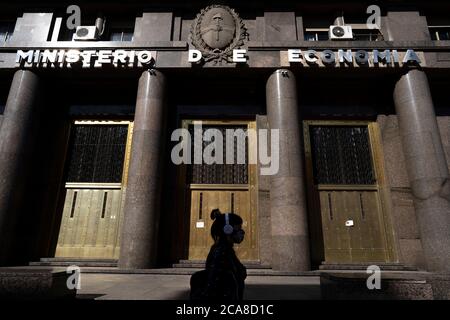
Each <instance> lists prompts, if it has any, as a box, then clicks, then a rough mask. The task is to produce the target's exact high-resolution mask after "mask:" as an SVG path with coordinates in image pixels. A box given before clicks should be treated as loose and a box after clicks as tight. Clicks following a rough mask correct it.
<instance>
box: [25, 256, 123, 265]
mask: <svg viewBox="0 0 450 320" xmlns="http://www.w3.org/2000/svg"><path fill="white" fill-rule="evenodd" d="M29 265H30V266H48V267H68V266H72V265H75V266H79V267H117V260H115V259H76V258H41V259H40V261H33V262H30V263H29Z"/></svg>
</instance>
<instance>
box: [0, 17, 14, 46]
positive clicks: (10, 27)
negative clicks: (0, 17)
mask: <svg viewBox="0 0 450 320" xmlns="http://www.w3.org/2000/svg"><path fill="white" fill-rule="evenodd" d="M14 27H15V22H13V21H6V22H0V42H5V41H8V40H9V39H10V38H11V36H12V35H13V33H14Z"/></svg>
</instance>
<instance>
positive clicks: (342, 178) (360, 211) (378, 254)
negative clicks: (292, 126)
mask: <svg viewBox="0 0 450 320" xmlns="http://www.w3.org/2000/svg"><path fill="white" fill-rule="evenodd" d="M377 136H378V132H377V127H376V123H364V122H353V123H352V122H350V123H345V122H344V123H343V122H337V121H336V122H326V121H321V122H319V121H307V122H305V146H306V148H305V149H306V157H307V173H308V183H309V188H308V190H309V200H310V205H309V207H310V211H311V212H310V214H311V215H312V217H311V219H312V220H313V221H312V224H314V223H315V222H316V223H317V224H319V227H320V228H319V229H321V232H319V234H320V233H321V237H322V239H318V238H317V236H318V234H314V228H312V229H313V231H312V233H313V238H314V236H316V239H313V241H319V242H322V243H323V260H324V261H325V263H369V262H390V261H393V260H394V252H393V246H392V242H393V241H392V231H391V230H392V228H391V227H390V222H389V220H390V219H389V217H388V216H387V213H388V205H387V203H386V201H384V199H385V198H386V197H385V195H384V193H385V190H384V178H383V169H382V165H381V164H382V159H381V148H380V145H379V143H378V139H377ZM314 246H317V244H314V243H313V248H314ZM313 250H314V249H313Z"/></svg>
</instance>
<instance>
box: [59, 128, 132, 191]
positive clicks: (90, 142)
mask: <svg viewBox="0 0 450 320" xmlns="http://www.w3.org/2000/svg"><path fill="white" fill-rule="evenodd" d="M127 133H128V126H127V125H75V126H74V127H73V129H72V138H71V140H72V144H71V150H70V154H69V170H68V177H67V182H96V183H120V182H121V181H122V171H123V162H124V157H125V147H126V142H127Z"/></svg>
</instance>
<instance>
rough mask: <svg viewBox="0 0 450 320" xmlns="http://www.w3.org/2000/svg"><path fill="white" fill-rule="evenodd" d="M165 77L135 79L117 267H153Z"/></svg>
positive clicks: (151, 75) (155, 73)
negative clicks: (133, 106) (128, 163)
mask: <svg viewBox="0 0 450 320" xmlns="http://www.w3.org/2000/svg"><path fill="white" fill-rule="evenodd" d="M164 91H165V78H164V75H163V74H162V73H161V72H159V71H156V70H150V71H145V72H144V73H143V74H142V76H141V78H140V79H139V88H138V94H137V102H136V112H135V117H134V130H133V142H132V149H131V159H130V166H129V171H128V184H127V190H126V197H125V207H124V219H123V227H122V234H121V247H120V258H119V267H120V268H127V269H145V268H151V267H154V266H155V264H156V254H157V248H158V243H157V239H158V228H159V206H160V189H161V188H160V182H161V172H162V163H161V157H162V155H163V153H164V147H163V136H164V131H165V128H164V127H165V110H164V107H165V92H164Z"/></svg>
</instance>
